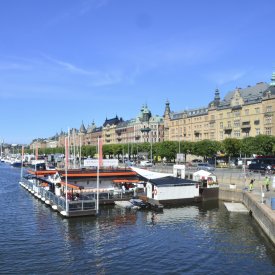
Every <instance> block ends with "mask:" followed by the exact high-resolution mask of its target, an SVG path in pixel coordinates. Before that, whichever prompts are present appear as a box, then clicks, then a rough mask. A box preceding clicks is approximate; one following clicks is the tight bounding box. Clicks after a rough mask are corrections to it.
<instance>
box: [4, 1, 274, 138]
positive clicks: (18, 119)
mask: <svg viewBox="0 0 275 275" xmlns="http://www.w3.org/2000/svg"><path fill="white" fill-rule="evenodd" d="M274 14H275V2H274V1H273V0H262V1H256V0H250V1H248V0H230V1H229V0H228V1H220V0H207V1H205V0H74V1H73V0H40V1H37V0H8V1H4V0H2V1H0V36H1V39H0V102H1V106H0V116H1V126H0V139H4V140H5V142H8V143H30V142H31V141H32V140H33V139H35V138H46V137H50V136H53V135H55V134H56V133H57V132H60V131H61V129H63V130H67V129H68V128H69V127H70V128H73V127H75V128H79V127H80V125H81V122H82V121H83V122H84V124H85V126H87V125H88V124H90V123H91V122H92V121H94V122H95V123H96V125H97V126H100V125H102V124H103V123H104V121H105V119H106V117H107V118H112V117H114V116H116V115H118V116H119V117H122V118H123V119H125V120H127V119H130V118H134V117H136V116H137V115H138V113H139V111H140V108H141V106H142V105H143V104H147V105H148V107H149V108H150V110H151V112H152V113H153V114H154V115H156V114H158V115H163V112H164V107H165V102H166V100H167V99H168V100H169V101H170V106H171V109H172V110H173V111H180V110H184V109H190V108H196V107H201V106H206V105H207V104H208V103H209V102H210V101H211V100H212V99H213V97H214V91H215V89H216V88H219V89H220V93H221V96H222V97H224V96H225V94H226V93H227V92H229V91H231V90H233V89H234V88H235V87H243V88H244V87H246V86H247V85H254V84H256V83H257V82H260V81H264V82H268V83H269V82H270V78H271V75H272V72H273V71H275V59H274V53H275V51H274V44H275V43H274V42H275V37H274Z"/></svg>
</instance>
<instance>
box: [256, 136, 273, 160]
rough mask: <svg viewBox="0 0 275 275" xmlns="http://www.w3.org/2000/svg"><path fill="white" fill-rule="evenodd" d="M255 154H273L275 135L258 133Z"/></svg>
mask: <svg viewBox="0 0 275 275" xmlns="http://www.w3.org/2000/svg"><path fill="white" fill-rule="evenodd" d="M254 144H255V145H257V146H255V148H254V149H255V152H254V153H255V154H257V155H271V154H272V153H274V144H275V137H274V136H267V135H258V136H256V137H255V138H254Z"/></svg>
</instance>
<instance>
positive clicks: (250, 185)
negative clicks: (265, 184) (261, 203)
mask: <svg viewBox="0 0 275 275" xmlns="http://www.w3.org/2000/svg"><path fill="white" fill-rule="evenodd" d="M254 181H255V179H251V181H250V183H249V191H252V190H253V184H254Z"/></svg>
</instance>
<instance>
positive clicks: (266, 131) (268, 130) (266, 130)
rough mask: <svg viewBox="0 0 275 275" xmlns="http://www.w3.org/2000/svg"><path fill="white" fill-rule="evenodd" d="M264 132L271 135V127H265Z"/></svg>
mask: <svg viewBox="0 0 275 275" xmlns="http://www.w3.org/2000/svg"><path fill="white" fill-rule="evenodd" d="M265 134H266V135H271V127H267V128H265Z"/></svg>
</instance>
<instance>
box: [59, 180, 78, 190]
mask: <svg viewBox="0 0 275 275" xmlns="http://www.w3.org/2000/svg"><path fill="white" fill-rule="evenodd" d="M60 184H61V185H63V186H66V182H63V181H61V182H60ZM67 186H68V187H69V188H72V189H78V190H80V186H78V185H74V184H71V183H67Z"/></svg>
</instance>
